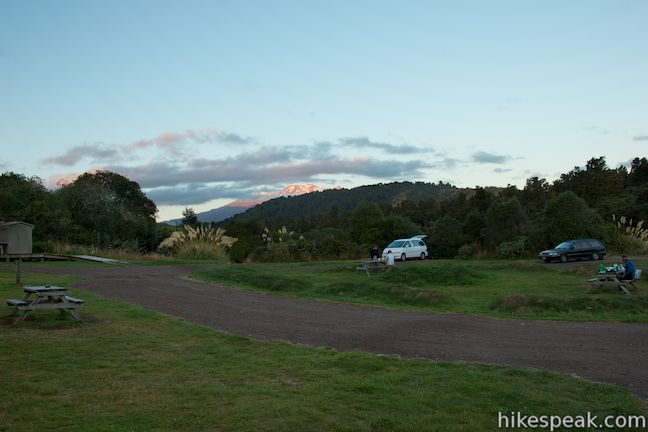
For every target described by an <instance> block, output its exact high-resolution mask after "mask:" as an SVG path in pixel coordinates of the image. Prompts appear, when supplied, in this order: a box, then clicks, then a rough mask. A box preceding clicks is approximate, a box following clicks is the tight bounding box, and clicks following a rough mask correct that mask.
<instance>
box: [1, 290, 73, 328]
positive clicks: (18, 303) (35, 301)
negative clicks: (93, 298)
mask: <svg viewBox="0 0 648 432" xmlns="http://www.w3.org/2000/svg"><path fill="white" fill-rule="evenodd" d="M23 291H24V292H25V295H24V296H23V298H22V300H20V299H9V300H7V305H9V306H13V307H14V308H15V310H14V313H15V314H18V315H19V316H18V318H17V319H16V320H15V321H14V323H18V322H20V321H23V320H24V319H25V318H27V315H29V313H30V312H31V311H33V310H39V309H42V310H48V309H50V310H52V309H58V310H59V311H61V313H64V312H68V313H69V314H70V315H72V316H73V317H74V319H76V320H77V321H81V317H80V316H79V314H78V313H77V312H76V309H77V308H79V307H81V306H83V303H84V301H83V300H81V299H77V298H74V297H70V296H68V295H66V293H67V288H63V287H60V286H56V285H41V286H32V285H25V286H24V287H23Z"/></svg>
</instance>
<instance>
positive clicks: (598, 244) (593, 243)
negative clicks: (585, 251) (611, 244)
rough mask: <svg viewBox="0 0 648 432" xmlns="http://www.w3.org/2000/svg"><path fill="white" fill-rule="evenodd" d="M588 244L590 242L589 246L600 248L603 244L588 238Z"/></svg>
mask: <svg viewBox="0 0 648 432" xmlns="http://www.w3.org/2000/svg"><path fill="white" fill-rule="evenodd" d="M589 244H590V247H593V248H596V249H602V248H603V245H602V244H601V242H599V241H598V240H590V241H589Z"/></svg>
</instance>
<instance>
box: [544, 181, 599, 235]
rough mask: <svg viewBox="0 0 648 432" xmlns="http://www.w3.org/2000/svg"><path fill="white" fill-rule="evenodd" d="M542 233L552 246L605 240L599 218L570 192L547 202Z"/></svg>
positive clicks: (583, 201) (594, 211) (580, 199)
mask: <svg viewBox="0 0 648 432" xmlns="http://www.w3.org/2000/svg"><path fill="white" fill-rule="evenodd" d="M544 231H545V238H546V239H547V241H548V243H549V244H552V245H554V244H558V243H560V242H562V241H565V240H569V239H577V238H596V239H599V240H602V239H604V238H605V226H604V224H603V219H601V216H599V214H598V213H597V212H596V210H594V209H591V208H589V207H588V206H587V203H586V202H585V200H583V199H582V198H580V197H579V196H577V195H576V194H575V193H573V192H571V191H567V192H563V193H561V194H560V195H558V196H556V197H554V198H552V199H551V200H549V202H547V206H546V207H545V211H544Z"/></svg>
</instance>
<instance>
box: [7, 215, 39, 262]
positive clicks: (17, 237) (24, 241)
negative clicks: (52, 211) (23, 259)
mask: <svg viewBox="0 0 648 432" xmlns="http://www.w3.org/2000/svg"><path fill="white" fill-rule="evenodd" d="M33 230H34V225H32V224H28V223H27V222H0V255H26V254H31V253H32V231H33Z"/></svg>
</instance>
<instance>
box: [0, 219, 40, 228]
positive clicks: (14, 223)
mask: <svg viewBox="0 0 648 432" xmlns="http://www.w3.org/2000/svg"><path fill="white" fill-rule="evenodd" d="M15 225H27V226H28V227H31V228H34V225H32V224H30V223H27V222H20V221H13V222H4V223H0V229H2V228H9V227H10V226H15Z"/></svg>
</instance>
